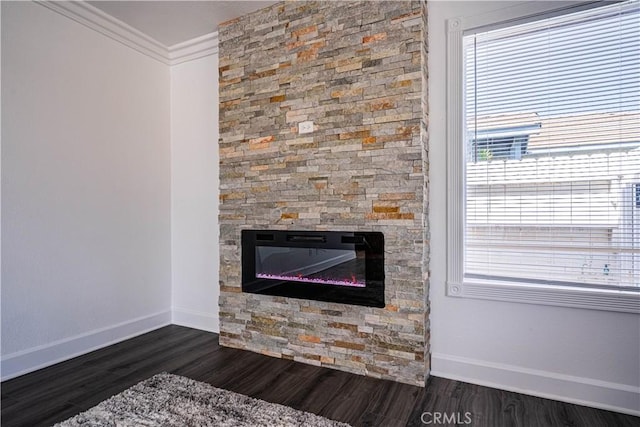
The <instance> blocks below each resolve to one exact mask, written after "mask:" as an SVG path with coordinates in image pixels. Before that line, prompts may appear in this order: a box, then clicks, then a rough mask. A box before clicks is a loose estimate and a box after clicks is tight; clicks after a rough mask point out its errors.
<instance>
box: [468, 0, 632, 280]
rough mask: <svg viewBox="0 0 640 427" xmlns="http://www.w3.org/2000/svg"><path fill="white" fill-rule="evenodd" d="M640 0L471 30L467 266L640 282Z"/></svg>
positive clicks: (520, 276)
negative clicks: (481, 30)
mask: <svg viewBox="0 0 640 427" xmlns="http://www.w3.org/2000/svg"><path fill="white" fill-rule="evenodd" d="M639 28H640V3H639V2H638V1H629V2H624V3H618V4H615V5H608V6H605V7H601V8H597V9H592V10H589V11H583V12H578V13H574V14H569V15H565V16H561V17H555V18H550V19H545V20H541V21H537V22H533V23H528V24H525V25H518V26H513V27H509V28H505V29H500V30H493V31H489V32H486V33H478V34H473V35H470V36H466V37H465V38H464V59H465V66H464V69H465V81H464V83H465V125H466V130H465V135H466V140H465V144H466V172H465V173H466V176H465V179H466V186H465V191H466V212H465V214H466V223H465V275H466V276H467V277H486V278H493V279H505V280H515V281H518V280H525V281H527V282H531V281H534V282H535V281H540V282H542V283H550V284H553V283H558V284H572V285H580V286H584V285H593V286H615V287H620V286H622V287H628V286H629V287H639V286H640V203H639V202H638V198H639V196H638V194H640V192H639V190H638V188H640V31H639V30H638V29H639Z"/></svg>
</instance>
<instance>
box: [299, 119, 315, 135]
mask: <svg viewBox="0 0 640 427" xmlns="http://www.w3.org/2000/svg"><path fill="white" fill-rule="evenodd" d="M311 132H313V122H312V121H307V122H300V123H298V133H311Z"/></svg>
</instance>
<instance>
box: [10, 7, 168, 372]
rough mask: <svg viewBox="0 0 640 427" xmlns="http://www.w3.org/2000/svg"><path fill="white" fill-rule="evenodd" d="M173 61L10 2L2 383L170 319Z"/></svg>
mask: <svg viewBox="0 0 640 427" xmlns="http://www.w3.org/2000/svg"><path fill="white" fill-rule="evenodd" d="M169 106H170V104H169V68H168V67H167V66H166V65H164V64H162V63H160V62H157V61H155V60H152V59H150V58H148V57H146V56H144V55H141V54H140V53H137V52H135V51H134V50H133V49H131V48H129V47H126V46H124V45H122V44H119V43H117V42H115V41H113V40H111V39H109V38H107V37H104V36H103V35H101V34H99V33H97V32H96V31H94V30H91V29H88V28H86V27H84V26H82V25H80V24H78V23H76V22H75V21H72V20H70V19H69V18H66V17H63V16H61V15H59V14H57V13H55V12H52V11H51V10H49V9H47V8H45V7H42V6H41V5H38V4H35V3H30V2H29V3H26V2H2V142H3V147H2V376H3V379H5V378H8V377H11V376H15V375H17V374H19V373H21V372H25V371H28V370H32V369H34V368H36V367H39V366H42V365H46V364H50V363H52V362H54V361H56V360H61V359H65V358H68V357H70V356H72V355H75V354H78V353H83V352H86V351H88V350H90V349H92V348H96V347H100V346H104V345H107V344H109V343H110V342H113V341H117V340H121V339H123V338H125V337H128V336H131V335H136V334H139V333H141V332H144V331H146V330H150V329H154V328H157V327H159V326H162V325H164V324H168V323H169V322H170V308H171V271H170V265H171V258H170V257H171V247H170V244H171V240H170V237H171V236H170V188H171V187H170V157H169V156H170V139H169V138H170V129H169V120H170V118H169V115H170V108H169Z"/></svg>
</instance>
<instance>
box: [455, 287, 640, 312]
mask: <svg viewBox="0 0 640 427" xmlns="http://www.w3.org/2000/svg"><path fill="white" fill-rule="evenodd" d="M447 295H448V296H451V297H465V298H476V299H486V300H494V301H509V302H519V303H527V304H541V305H553V306H559V307H573V308H586V309H592V310H605V311H617V312H623V313H637V314H640V290H639V291H638V292H636V291H626V290H624V291H623V290H614V289H612V290H609V289H591V288H574V287H568V286H549V285H539V284H533V283H516V282H502V281H493V280H483V279H465V280H464V281H463V282H462V283H452V282H449V283H447Z"/></svg>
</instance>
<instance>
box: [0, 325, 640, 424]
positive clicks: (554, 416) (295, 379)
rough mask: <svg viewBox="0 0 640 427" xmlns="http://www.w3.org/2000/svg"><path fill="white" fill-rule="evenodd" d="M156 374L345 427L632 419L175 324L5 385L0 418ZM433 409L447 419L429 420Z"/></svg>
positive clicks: (26, 418) (66, 410)
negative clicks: (322, 359) (251, 344)
mask: <svg viewBox="0 0 640 427" xmlns="http://www.w3.org/2000/svg"><path fill="white" fill-rule="evenodd" d="M163 371H166V372H171V373H174V374H178V375H183V376H186V377H189V378H193V379H195V380H198V381H204V382H207V383H209V384H212V385H214V386H216V387H220V388H224V389H227V390H232V391H235V392H238V393H242V394H245V395H248V396H253V397H256V398H259V399H263V400H266V401H269V402H275V403H280V404H284V405H288V406H291V407H293V408H297V409H301V410H305V411H309V412H314V413H316V414H319V415H322V416H325V417H328V418H332V419H335V420H339V421H344V422H347V423H350V424H352V425H353V426H384V427H393V426H425V425H429V424H428V423H429V422H430V423H431V424H430V425H456V422H459V424H458V425H466V424H465V423H467V424H468V425H472V426H491V427H499V426H615V427H622V426H635V427H637V426H640V418H637V417H633V416H629V415H624V414H619V413H615V412H609V411H602V410H597V409H593V408H588V407H584V406H578V405H572V404H567V403H561V402H556V401H552V400H547V399H541V398H537V397H532V396H527V395H522V394H518V393H511V392H507V391H502V390H497V389H492V388H488V387H482V386H476V385H472V384H467V383H462V382H458V381H451V380H446V379H442V378H436V377H432V378H430V380H429V382H428V385H427V387H426V388H420V387H415V386H410V385H406V384H399V383H395V382H392V381H383V380H376V379H372V378H367V377H362V376H359V375H353V374H348V373H345V372H340V371H336V370H333V369H327V368H319V367H315V366H310V365H305V364H301V363H297V362H292V361H287V360H281V359H275V358H271V357H267V356H262V355H259V354H255V353H252V352H248V351H241V350H235V349H229V348H225V347H220V346H219V345H218V335H217V334H212V333H208V332H203V331H199V330H195V329H190V328H184V327H180V326H174V325H172V326H167V327H164V328H161V329H158V330H156V331H153V332H150V333H148V334H145V335H141V336H139V337H136V338H133V339H130V340H127V341H124V342H121V343H119V344H115V345H112V346H109V347H106V348H104V349H101V350H97V351H94V352H92V353H89V354H86V355H83V356H80V357H77V358H75V359H72V360H69V361H66V362H62V363H59V364H57V365H54V366H51V367H48V368H45V369H41V370H39V371H36V372H33V373H30V374H27V375H24V376H21V377H18V378H14V379H12V380H9V381H5V382H3V383H2V385H1V391H2V420H1V424H2V426H3V427H9V426H30V427H31V426H40V425H51V424H53V423H56V422H58V421H62V420H64V419H66V418H68V417H70V416H73V415H75V414H77V413H78V412H81V411H84V410H86V409H89V408H90V407H92V406H94V405H96V404H98V403H99V402H101V401H102V400H104V399H107V398H108V397H110V396H112V395H114V394H116V393H119V392H121V391H123V390H124V389H126V388H128V387H130V386H132V385H134V384H136V383H137V382H139V381H142V380H144V379H146V378H149V377H150V376H152V375H154V374H156V373H159V372H163ZM423 414H424V415H423ZM438 414H441V418H439V421H443V420H444V418H442V417H444V415H445V414H446V415H447V417H449V418H447V421H449V422H447V423H441V424H438V423H436V422H434V421H436V420H438V419H437V417H438ZM451 417H454V420H453V422H451V421H452V420H451ZM423 421H425V422H423ZM469 421H470V423H469Z"/></svg>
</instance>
